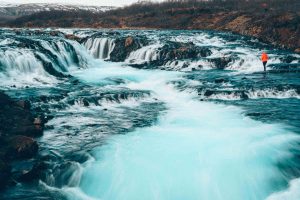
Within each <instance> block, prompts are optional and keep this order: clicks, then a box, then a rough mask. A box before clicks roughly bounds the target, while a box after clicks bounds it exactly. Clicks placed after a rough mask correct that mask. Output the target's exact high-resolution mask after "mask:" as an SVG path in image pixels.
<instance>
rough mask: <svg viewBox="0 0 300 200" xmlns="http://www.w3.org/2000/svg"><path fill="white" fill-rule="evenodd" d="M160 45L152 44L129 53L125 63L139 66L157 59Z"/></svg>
mask: <svg viewBox="0 0 300 200" xmlns="http://www.w3.org/2000/svg"><path fill="white" fill-rule="evenodd" d="M159 47H161V45H160V44H154V45H149V46H145V47H142V48H140V49H138V50H136V51H133V52H131V53H130V55H129V57H128V58H127V59H126V62H127V63H135V64H141V63H145V62H150V61H154V60H157V59H159V54H158V50H157V49H158V48H159Z"/></svg>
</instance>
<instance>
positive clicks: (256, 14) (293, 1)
mask: <svg viewBox="0 0 300 200" xmlns="http://www.w3.org/2000/svg"><path fill="white" fill-rule="evenodd" d="M5 25H6V26H12V27H49V26H50V27H94V28H132V29H138V28H155V29H208V30H222V31H224V30H225V31H232V32H236V33H240V34H245V35H251V36H255V37H258V38H260V39H262V40H264V41H267V42H271V43H274V44H278V45H281V46H284V47H288V48H292V49H298V50H297V51H300V38H299V37H300V36H299V35H300V1H299V0H210V1H203V0H169V1H165V2H162V3H152V2H147V1H146V2H145V1H144V2H140V3H136V4H133V5H131V6H127V7H123V8H119V9H115V10H111V11H108V12H105V13H99V14H93V13H90V12H87V11H80V12H65V11H52V12H41V13H36V14H33V15H30V16H24V17H20V18H18V19H16V20H14V21H12V22H10V23H8V24H5Z"/></svg>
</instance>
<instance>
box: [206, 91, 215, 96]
mask: <svg viewBox="0 0 300 200" xmlns="http://www.w3.org/2000/svg"><path fill="white" fill-rule="evenodd" d="M213 94H214V91H212V90H206V91H205V92H204V96H206V97H209V96H211V95H213Z"/></svg>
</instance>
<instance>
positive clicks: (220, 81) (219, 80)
mask: <svg viewBox="0 0 300 200" xmlns="http://www.w3.org/2000/svg"><path fill="white" fill-rule="evenodd" d="M224 82H225V79H223V78H218V79H215V83H224Z"/></svg>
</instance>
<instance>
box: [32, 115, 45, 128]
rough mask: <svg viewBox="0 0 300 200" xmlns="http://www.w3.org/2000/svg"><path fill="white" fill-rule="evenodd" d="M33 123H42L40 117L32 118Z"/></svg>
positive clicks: (39, 124)
mask: <svg viewBox="0 0 300 200" xmlns="http://www.w3.org/2000/svg"><path fill="white" fill-rule="evenodd" d="M33 124H34V125H38V126H41V125H42V124H43V122H42V120H41V118H40V117H36V118H34V121H33Z"/></svg>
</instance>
